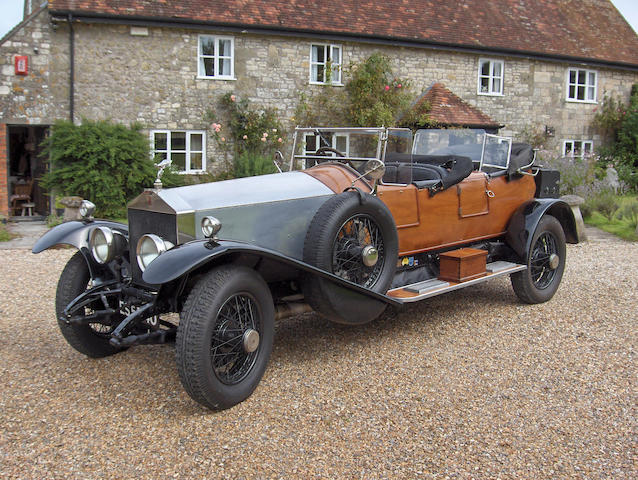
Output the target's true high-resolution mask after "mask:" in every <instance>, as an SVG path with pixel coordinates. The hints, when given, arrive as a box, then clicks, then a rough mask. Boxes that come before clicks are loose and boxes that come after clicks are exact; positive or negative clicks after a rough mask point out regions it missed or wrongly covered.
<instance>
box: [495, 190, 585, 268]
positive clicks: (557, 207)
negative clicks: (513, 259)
mask: <svg viewBox="0 0 638 480" xmlns="http://www.w3.org/2000/svg"><path fill="white" fill-rule="evenodd" d="M546 214H547V215H552V216H553V217H555V218H556V219H557V220H558V221H559V222H560V224H561V226H562V227H563V231H564V232H565V239H566V240H567V242H568V243H578V234H577V233H576V220H575V219H574V214H573V213H572V210H571V208H570V207H569V205H568V204H567V203H565V202H564V201H562V200H559V199H556V198H537V199H535V200H532V201H530V202H527V203H525V204H523V205H521V206H520V207H519V208H518V210H516V212H514V215H512V218H511V220H510V223H509V225H508V227H507V234H506V235H505V240H506V241H507V243H508V244H509V246H510V247H512V248H513V249H514V251H515V252H516V253H517V254H518V255H519V256H520V257H521V258H526V257H527V252H529V249H530V248H531V244H532V236H533V235H534V231H535V230H536V227H537V226H538V223H539V222H540V221H541V218H543V215H546Z"/></svg>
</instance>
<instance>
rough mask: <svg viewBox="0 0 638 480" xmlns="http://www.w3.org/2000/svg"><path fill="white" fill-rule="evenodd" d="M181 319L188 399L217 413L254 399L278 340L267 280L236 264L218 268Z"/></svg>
mask: <svg viewBox="0 0 638 480" xmlns="http://www.w3.org/2000/svg"><path fill="white" fill-rule="evenodd" d="M180 317H181V318H180V323H179V326H178V329H177V339H176V360H177V368H178V371H179V376H180V380H181V381H182V385H183V386H184V388H185V389H186V391H187V392H188V394H189V395H190V396H191V397H192V398H193V399H194V400H196V401H197V402H199V403H201V404H202V405H205V406H206V407H208V408H212V409H214V410H222V409H225V408H230V407H232V406H233V405H236V404H237V403H239V402H241V401H243V400H245V399H246V398H248V397H249V396H250V395H251V394H252V392H253V391H254V390H255V388H256V387H257V385H258V384H259V381H260V380H261V377H262V375H263V374H264V371H265V370H266V366H267V364H268V358H269V357H270V352H271V350H272V342H273V335H274V333H273V332H274V318H275V310H274V304H273V300H272V296H271V294H270V289H269V288H268V285H267V284H266V283H265V282H264V280H263V279H262V278H261V276H259V274H258V273H257V272H255V271H254V270H252V269H250V268H247V267H243V266H237V265H232V264H229V265H224V266H221V267H217V268H214V269H213V270H211V271H209V272H208V273H206V274H205V275H203V276H202V277H201V278H200V279H199V281H198V282H197V283H196V284H195V286H194V287H193V289H192V290H191V292H190V293H189V295H188V298H187V300H186V302H185V304H184V308H183V309H182V312H181V314H180Z"/></svg>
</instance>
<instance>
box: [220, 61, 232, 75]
mask: <svg viewBox="0 0 638 480" xmlns="http://www.w3.org/2000/svg"><path fill="white" fill-rule="evenodd" d="M218 74H219V75H224V76H226V77H229V76H230V59H229V58H220V59H219V73H218Z"/></svg>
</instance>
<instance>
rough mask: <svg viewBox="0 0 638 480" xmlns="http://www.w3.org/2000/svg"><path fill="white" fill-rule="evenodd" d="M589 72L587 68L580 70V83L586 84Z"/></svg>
mask: <svg viewBox="0 0 638 480" xmlns="http://www.w3.org/2000/svg"><path fill="white" fill-rule="evenodd" d="M586 77H587V73H586V72H585V70H578V84H579V85H585V82H586V80H585V79H586Z"/></svg>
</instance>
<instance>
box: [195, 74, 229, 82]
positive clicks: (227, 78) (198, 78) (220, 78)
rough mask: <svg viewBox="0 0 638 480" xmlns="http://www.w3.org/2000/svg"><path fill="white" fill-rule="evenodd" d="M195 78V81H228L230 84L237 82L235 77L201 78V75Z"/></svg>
mask: <svg viewBox="0 0 638 480" xmlns="http://www.w3.org/2000/svg"><path fill="white" fill-rule="evenodd" d="M195 78H196V79H197V80H230V81H232V82H234V81H236V80H237V77H202V76H201V75H197V76H196V77H195Z"/></svg>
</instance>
